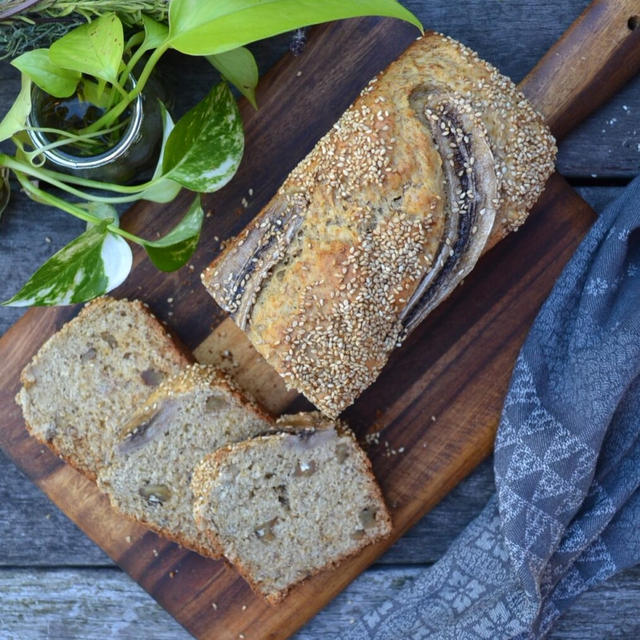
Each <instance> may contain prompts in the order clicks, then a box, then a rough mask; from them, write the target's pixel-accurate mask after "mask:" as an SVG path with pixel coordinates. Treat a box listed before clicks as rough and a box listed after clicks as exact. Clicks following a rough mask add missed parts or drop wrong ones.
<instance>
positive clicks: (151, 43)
mask: <svg viewBox="0 0 640 640" xmlns="http://www.w3.org/2000/svg"><path fill="white" fill-rule="evenodd" d="M142 24H143V25H144V41H143V42H142V44H141V45H140V48H141V49H142V50H143V51H150V50H151V49H157V48H158V47H159V46H160V45H162V44H164V42H165V40H166V39H167V36H168V35H169V27H167V25H165V24H162V23H161V22H158V21H156V20H154V19H153V18H151V17H150V16H148V15H147V14H145V13H143V14H142Z"/></svg>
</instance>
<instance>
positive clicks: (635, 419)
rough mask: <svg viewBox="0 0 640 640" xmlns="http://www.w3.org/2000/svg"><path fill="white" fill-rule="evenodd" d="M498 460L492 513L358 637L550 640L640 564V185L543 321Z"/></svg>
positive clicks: (580, 254)
mask: <svg viewBox="0 0 640 640" xmlns="http://www.w3.org/2000/svg"><path fill="white" fill-rule="evenodd" d="M494 460H495V462H494V465H495V476H496V488H497V492H496V495H495V496H493V497H492V498H491V499H490V501H489V503H488V504H487V505H486V507H485V508H484V510H483V511H482V513H481V514H480V515H479V516H478V517H477V518H476V519H475V520H474V521H473V522H472V523H471V524H470V525H469V526H468V527H467V529H466V530H465V531H464V532H463V533H462V534H461V535H460V536H459V538H458V539H457V540H456V541H455V542H454V543H453V544H452V546H451V548H450V549H449V550H448V551H447V553H446V554H445V555H444V557H443V558H442V559H441V560H440V561H439V562H438V563H436V564H435V565H434V566H433V567H431V568H430V569H429V570H427V571H426V572H425V573H424V574H422V575H421V576H420V577H418V578H417V579H416V580H415V581H414V582H413V583H411V585H409V586H407V587H406V588H404V589H403V590H401V591H400V592H399V593H398V595H397V596H396V597H395V598H394V599H393V600H391V601H388V602H386V603H384V604H383V605H381V606H379V607H378V608H376V609H375V610H373V611H371V612H369V613H368V614H366V615H365V616H364V617H363V618H362V619H360V620H359V621H357V623H356V624H355V625H354V627H353V628H352V629H351V630H350V631H349V633H347V634H346V635H345V636H344V637H345V638H346V639H348V640H361V639H375V640H405V639H406V640H410V639H411V640H413V639H419V638H430V639H433V640H444V639H448V640H467V639H469V640H471V639H473V640H478V639H480V638H482V639H491V640H500V639H504V638H518V639H525V638H543V637H544V636H545V635H546V634H547V633H548V632H549V630H550V629H551V626H552V625H553V623H554V621H555V620H556V619H557V618H558V616H560V615H561V614H562V612H563V611H565V610H566V609H567V608H568V607H569V606H570V605H571V603H572V602H573V601H574V600H575V599H576V598H577V596H579V595H580V594H581V593H582V592H583V591H585V590H586V589H589V588H590V587H592V586H593V585H595V584H597V583H599V582H602V581H604V580H606V579H607V578H609V577H610V576H612V575H613V574H614V573H616V572H618V571H621V570H623V569H625V568H628V567H630V566H633V565H635V564H637V563H640V178H637V179H636V180H635V181H634V182H633V183H632V184H631V185H630V186H629V187H628V188H627V189H626V190H625V192H624V193H623V195H622V197H621V198H620V199H618V200H617V201H616V202H614V203H613V204H612V205H610V206H609V207H608V208H607V209H606V210H605V211H604V213H602V215H601V216H600V218H599V219H598V220H597V221H596V223H595V224H594V226H593V228H592V229H591V230H590V232H589V234H588V235H587V237H586V238H585V239H584V240H583V242H582V244H581V245H580V247H579V249H578V251H577V252H576V254H575V255H574V256H573V258H572V259H571V261H570V263H569V264H568V265H567V267H566V268H565V270H564V272H563V274H562V275H561V277H560V279H559V280H558V282H557V283H556V285H555V287H554V289H553V291H552V293H551V295H550V297H549V299H548V300H547V301H546V303H545V304H544V306H543V307H542V309H541V311H540V313H539V314H538V317H537V318H536V320H535V323H534V324H533V327H532V328H531V331H530V333H529V336H528V337H527V340H526V342H525V344H524V346H523V348H522V350H521V352H520V355H519V356H518V360H517V362H516V365H515V368H514V372H513V377H512V379H511V385H510V388H509V392H508V394H507V398H506V400H505V404H504V409H503V412H502V417H501V421H500V426H499V429H498V435H497V438H496V443H495V458H494ZM594 615H596V613H595V612H594Z"/></svg>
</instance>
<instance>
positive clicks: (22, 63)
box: [11, 49, 80, 98]
mask: <svg viewBox="0 0 640 640" xmlns="http://www.w3.org/2000/svg"><path fill="white" fill-rule="evenodd" d="M11 64H12V65H13V66H14V67H16V68H17V69H20V71H22V73H26V74H27V75H28V76H29V77H30V78H31V80H33V82H34V83H35V84H37V85H38V86H39V87H40V88H41V89H42V90H43V91H45V92H46V93H48V94H50V95H52V96H54V97H56V98H68V97H69V96H71V95H73V93H74V92H75V90H76V87H77V86H78V82H79V80H80V72H79V71H72V70H70V69H63V68H62V67H59V66H57V65H55V64H54V63H53V62H52V61H51V58H49V51H48V50H47V49H33V50H32V51H27V52H26V53H23V54H22V55H21V56H18V57H17V58H16V59H15V60H12V61H11Z"/></svg>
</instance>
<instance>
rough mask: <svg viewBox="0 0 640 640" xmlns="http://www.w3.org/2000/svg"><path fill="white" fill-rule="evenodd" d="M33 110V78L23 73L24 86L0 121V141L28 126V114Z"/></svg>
mask: <svg viewBox="0 0 640 640" xmlns="http://www.w3.org/2000/svg"><path fill="white" fill-rule="evenodd" d="M30 111H31V78H29V77H28V76H26V75H25V74H24V73H23V74H22V88H21V89H20V93H19V94H18V97H17V98H16V99H15V101H14V103H13V104H12V105H11V109H9V111H8V112H7V115H6V116H5V117H4V118H3V119H2V122H0V142H2V141H3V140H8V139H9V138H10V137H11V136H13V135H14V134H16V133H18V131H22V130H23V129H24V128H25V127H26V126H27V116H28V115H29V112H30Z"/></svg>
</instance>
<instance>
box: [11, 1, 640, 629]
mask: <svg viewBox="0 0 640 640" xmlns="http://www.w3.org/2000/svg"><path fill="white" fill-rule="evenodd" d="M405 4H406V5H407V6H409V7H410V8H411V9H412V10H413V11H414V12H415V13H416V14H417V15H418V16H419V17H420V19H421V20H422V22H423V24H424V25H425V26H426V27H427V28H432V29H437V30H439V31H442V32H444V33H447V34H450V35H452V36H453V37H456V38H458V39H460V40H462V41H463V42H465V43H466V44H468V45H470V46H471V47H473V48H474V49H476V50H477V51H478V52H479V53H480V55H481V56H483V57H484V58H486V59H487V60H489V61H491V62H492V63H494V64H495V65H496V66H497V67H498V68H500V69H501V70H502V71H504V72H505V73H507V74H508V75H510V76H511V77H512V78H513V79H514V80H516V81H519V80H520V79H521V78H522V77H523V76H524V75H525V74H526V73H527V71H528V70H530V69H531V68H532V67H533V65H534V64H535V62H536V61H537V60H538V59H539V58H540V57H541V56H542V55H543V54H544V53H545V51H546V50H547V49H548V48H549V47H550V46H551V45H552V44H553V42H554V41H555V40H556V39H557V38H558V37H559V36H560V35H561V34H562V32H563V31H564V30H565V29H566V28H567V27H568V26H569V24H570V23H571V22H572V21H573V19H574V18H575V17H576V16H577V15H578V14H579V13H580V11H582V9H584V7H585V6H586V5H587V4H588V1H587V0H563V1H562V2H558V1H557V0H457V1H456V2H452V1H451V0H405ZM638 4H639V7H638V13H639V14H640V0H638ZM287 46H288V40H287V38H286V37H280V38H274V39H272V40H270V41H268V42H264V43H260V44H259V45H257V46H255V47H253V49H254V51H255V53H256V55H257V58H258V61H259V64H260V67H261V70H262V71H264V70H266V69H268V68H269V66H270V65H271V64H273V62H274V61H275V60H277V59H278V58H279V57H280V56H281V55H282V54H283V53H284V52H285V51H286V49H287ZM178 69H179V72H178ZM164 73H165V82H166V84H167V85H168V86H169V88H170V89H173V92H174V94H175V95H176V96H177V104H176V109H177V110H178V111H183V110H184V109H185V108H186V107H187V106H188V105H189V104H190V103H192V102H193V101H195V99H196V98H198V97H199V96H200V95H204V93H205V92H206V90H207V87H208V86H209V84H210V83H211V82H212V81H213V76H212V73H211V72H210V71H209V70H208V69H207V67H206V66H203V65H199V64H190V65H182V64H180V61H179V60H178V59H177V58H170V59H168V60H167V61H166V64H165V69H164ZM185 74H186V75H185ZM17 86H18V84H17V74H16V73H15V71H14V70H13V69H12V68H11V67H9V65H8V64H6V63H0V114H4V113H5V112H6V110H7V108H8V106H9V105H10V104H11V100H12V97H13V96H14V95H15V93H16V89H17ZM185 87H188V89H185ZM291 98H292V99H295V96H292V97H291ZM558 169H559V171H560V172H561V173H562V174H563V175H565V176H566V177H567V178H569V179H570V181H571V183H572V184H573V185H574V186H575V187H576V189H577V190H578V191H579V193H580V194H581V195H582V196H583V197H584V198H585V199H586V200H587V201H588V202H589V203H590V204H591V205H592V206H593V207H594V208H595V209H596V211H600V210H601V209H602V208H603V207H604V206H605V205H606V204H607V202H609V201H611V200H612V199H613V198H615V197H616V195H617V194H618V193H619V192H620V191H621V189H622V187H623V186H624V185H625V184H626V183H627V182H628V181H629V180H630V179H631V178H632V177H634V176H635V175H636V174H637V173H639V172H640V78H637V79H636V80H635V81H634V82H632V83H631V84H630V85H629V86H628V87H627V88H626V89H624V90H623V91H622V92H621V93H620V94H619V95H618V96H617V97H616V98H615V99H614V100H613V101H612V102H611V103H609V104H608V105H607V106H606V107H604V108H603V109H602V110H601V111H600V112H598V113H597V114H595V115H594V116H593V117H591V118H590V119H589V120H588V121H587V122H585V123H584V124H583V125H581V126H580V127H579V128H578V129H577V130H576V131H574V132H573V133H572V134H571V135H570V136H569V137H568V138H567V139H566V140H565V141H563V143H562V144H561V146H560V154H559V158H558ZM81 228H82V224H78V221H76V220H73V219H71V218H70V217H69V216H66V215H65V214H62V213H59V212H56V211H54V210H50V209H46V208H44V207H41V206H40V205H35V204H33V203H31V202H30V201H29V200H28V199H27V198H25V197H24V196H23V195H22V194H20V193H16V192H14V195H13V199H12V202H11V204H10V206H9V209H8V210H7V211H6V212H5V214H4V216H3V218H2V220H0V299H6V298H7V297H8V296H9V295H10V294H11V293H13V292H15V290H16V289H17V288H18V287H19V285H20V284H21V283H22V282H24V281H25V280H26V278H27V277H28V276H29V275H30V274H31V273H32V272H33V270H34V268H35V267H36V266H38V265H39V264H41V263H42V262H43V261H44V260H45V259H46V258H47V257H48V256H50V255H51V254H53V253H54V252H55V251H57V250H58V249H59V248H60V247H62V246H63V245H64V244H66V243H67V242H68V241H69V240H70V239H71V238H72V237H74V235H76V234H77V233H79V232H80V230H81ZM525 233H526V231H525ZM19 315H20V311H19V310H13V309H0V333H3V332H4V331H6V329H7V328H8V327H9V326H10V325H11V324H12V323H13V322H14V321H15V320H16V319H17V318H18V317H19ZM0 464H2V481H1V482H0V540H1V543H0V639H2V640H5V639H6V640H9V639H11V640H35V639H40V638H50V639H55V640H72V639H73V640H80V639H91V640H93V639H97V638H100V639H102V638H114V639H118V640H125V639H126V640H146V639H153V640H165V639H171V640H179V639H182V638H185V639H186V638H188V637H190V636H189V634H188V633H187V632H186V631H185V630H184V629H183V628H182V627H180V625H178V623H177V622H175V621H174V620H173V618H171V616H169V614H167V613H166V612H165V611H164V610H163V609H161V608H160V607H159V606H158V605H157V604H156V603H155V602H154V601H153V600H152V598H151V597H150V596H148V595H147V594H146V593H145V592H144V591H143V590H142V589H141V588H140V587H138V585H137V584H135V583H134V582H133V581H132V580H130V579H129V578H128V577H127V576H126V575H124V574H123V573H122V572H121V571H120V570H119V569H118V568H117V567H116V566H115V565H114V564H113V562H112V561H111V560H110V559H109V558H108V557H107V556H106V555H105V554H104V553H103V552H102V551H101V550H100V549H99V548H97V547H96V546H95V545H94V544H93V543H92V542H91V541H90V540H88V539H87V538H86V537H85V536H84V535H83V534H82V533H81V532H80V531H79V530H78V529H77V528H76V527H75V526H74V525H73V524H72V523H71V522H70V521H69V520H67V518H66V517H65V516H64V515H63V514H62V513H61V512H60V511H58V510H57V508H56V507H55V506H54V505H52V504H51V503H50V502H49V500H48V499H47V498H46V497H45V496H44V495H43V494H41V493H40V492H39V490H38V489H36V488H35V486H34V485H32V484H31V482H29V481H28V480H27V479H26V478H25V477H24V476H23V475H22V474H21V472H20V471H19V470H18V469H17V468H16V467H15V466H14V465H13V464H12V463H11V462H10V461H9V460H7V459H6V458H5V457H4V456H3V455H2V454H1V453H0ZM492 491H493V473H492V467H491V461H490V460H489V461H487V462H485V463H484V464H483V465H481V466H480V467H479V468H478V469H477V470H476V471H475V472H474V473H473V474H472V475H471V476H470V477H469V478H467V480H465V481H464V482H462V483H461V484H460V485H459V486H458V487H457V488H456V489H455V490H454V491H453V492H452V493H451V494H450V495H449V496H448V497H447V498H446V499H445V500H444V501H443V502H442V503H441V504H440V505H439V506H438V507H436V508H435V509H434V510H433V511H432V512H431V513H429V514H428V515H426V516H425V517H424V518H423V520H422V521H421V522H420V523H419V524H418V525H417V526H416V527H415V528H414V529H413V530H412V531H410V532H409V533H408V534H407V535H406V536H405V537H404V538H402V539H401V540H399V541H398V542H397V543H396V544H395V545H394V547H393V548H392V549H391V550H390V551H389V552H388V553H387V554H386V555H385V556H383V557H382V558H381V559H380V560H379V561H378V562H377V563H376V564H375V565H374V566H373V567H371V568H370V569H369V570H368V571H366V572H365V573H364V574H363V575H361V576H360V578H358V579H357V580H356V581H355V582H354V583H353V584H352V585H351V586H350V587H349V588H348V589H347V590H346V591H344V592H343V593H342V594H341V595H340V596H339V597H338V598H336V600H335V601H334V602H333V603H331V604H330V605H329V606H328V607H327V608H326V609H325V610H324V611H322V612H321V613H320V614H319V615H318V616H316V618H315V619H314V620H312V621H311V622H309V624H307V626H306V627H304V628H303V629H302V630H301V631H300V632H299V633H298V634H297V635H296V636H295V637H296V639H297V640H319V639H320V638H323V639H324V638H333V637H338V636H339V635H340V632H341V630H344V629H347V628H348V627H349V625H350V624H351V623H352V622H353V621H354V620H355V619H356V618H357V617H358V616H359V615H360V614H361V613H362V612H364V611H366V610H367V609H368V608H369V607H371V606H372V605H373V604H374V603H376V602H379V601H381V600H383V599H384V598H386V597H387V596H388V595H390V594H391V593H393V592H394V591H396V590H398V589H400V588H401V587H402V585H404V584H405V583H407V582H408V581H410V580H413V579H414V577H415V576H416V575H417V574H419V573H420V572H421V571H422V570H424V568H425V567H428V566H429V565H431V564H432V563H433V562H435V561H436V560H437V559H438V558H439V557H440V556H441V555H442V554H443V553H444V551H445V550H446V548H447V546H448V545H449V543H450V542H451V541H452V540H453V539H454V537H455V536H456V535H457V534H458V533H459V532H460V531H461V530H462V529H463V528H464V526H465V525H466V524H467V523H468V522H469V521H470V520H471V519H472V518H473V517H474V516H475V515H476V514H477V513H478V512H479V511H480V509H481V508H482V506H483V505H484V504H485V502H486V500H487V499H488V497H489V495H490V494H491V493H492ZM639 535H640V534H639ZM551 637H552V638H555V639H560V638H562V639H569V638H571V639H575V640H595V639H604V638H608V639H613V638H640V568H638V567H637V568H635V569H632V570H629V571H626V572H625V573H623V574H620V575H619V576H617V577H615V578H613V579H611V580H610V581H609V582H608V583H606V584H605V585H603V586H601V587H599V588H597V589H595V590H593V591H591V592H589V593H587V594H585V595H584V596H583V597H582V598H581V599H580V600H579V601H578V602H577V603H576V604H575V605H574V607H573V608H572V609H571V610H570V611H569V612H568V613H567V614H566V615H565V616H564V617H563V618H562V619H561V620H560V621H559V622H558V625H557V626H556V628H555V629H554V631H553V633H552V635H551ZM398 640H401V639H398Z"/></svg>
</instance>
